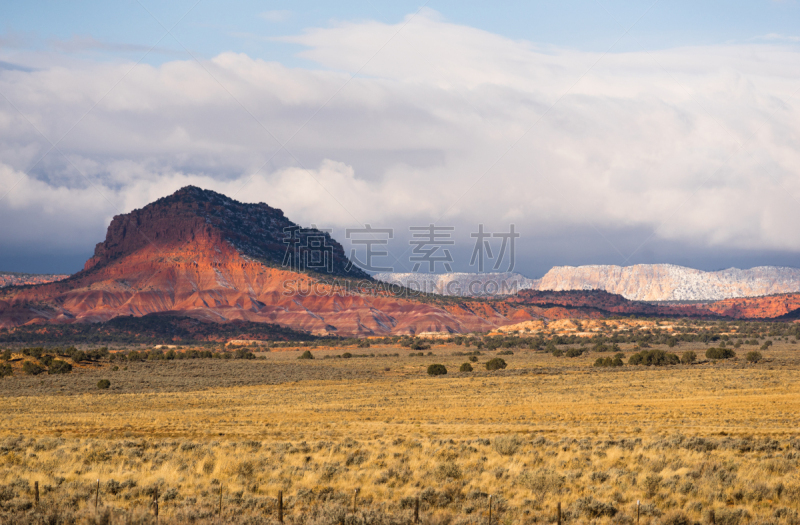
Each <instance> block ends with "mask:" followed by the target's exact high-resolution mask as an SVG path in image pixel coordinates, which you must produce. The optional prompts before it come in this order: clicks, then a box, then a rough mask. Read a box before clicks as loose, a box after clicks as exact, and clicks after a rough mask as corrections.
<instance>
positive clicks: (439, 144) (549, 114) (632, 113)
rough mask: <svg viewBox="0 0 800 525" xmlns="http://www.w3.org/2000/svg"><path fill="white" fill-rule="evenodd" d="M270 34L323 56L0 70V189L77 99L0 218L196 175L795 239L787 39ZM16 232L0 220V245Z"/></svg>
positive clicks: (342, 205) (44, 234) (721, 237)
mask: <svg viewBox="0 0 800 525" xmlns="http://www.w3.org/2000/svg"><path fill="white" fill-rule="evenodd" d="M403 24H405V26H403ZM401 27H402V30H401V31H400V33H397V31H398V29H401ZM286 40H288V41H291V42H294V43H297V44H302V45H303V46H305V50H304V51H303V52H302V55H303V57H305V58H307V59H311V60H314V61H317V62H318V63H319V64H321V65H322V66H324V68H326V69H324V70H309V69H298V68H288V67H286V66H283V65H281V64H278V63H273V62H265V61H262V60H256V59H253V58H251V57H249V56H247V55H244V54H236V53H223V54H221V55H219V56H217V57H215V58H213V59H212V60H210V61H207V62H204V63H203V64H202V65H200V64H198V63H197V62H194V61H188V60H187V61H184V60H176V61H172V62H168V63H165V64H164V65H162V66H160V67H152V66H149V65H144V64H142V65H138V66H136V67H135V68H134V69H133V70H132V71H131V72H130V73H129V74H127V76H125V78H124V80H122V81H121V82H120V83H119V84H118V85H116V87H114V86H115V84H116V82H117V81H118V80H119V79H120V78H122V77H123V75H124V74H125V72H126V71H128V70H129V69H130V67H131V66H132V64H130V63H107V62H102V63H101V62H73V63H71V64H70V65H69V66H68V67H59V66H56V65H51V66H48V67H42V65H41V62H39V63H37V65H38V67H39V69H37V70H33V71H25V70H0V91H2V93H4V94H5V95H6V96H7V97H8V99H9V100H11V101H12V102H13V104H14V105H15V106H16V107H17V108H19V111H20V112H21V113H22V114H24V115H25V117H23V116H21V115H20V113H19V112H17V111H16V110H15V109H14V108H13V107H11V106H10V105H9V104H7V103H5V101H4V100H3V101H2V102H3V103H2V104H0V163H1V164H2V170H0V175H2V177H1V178H2V186H0V194H2V193H3V192H5V191H6V188H7V187H9V186H10V185H11V182H9V181H11V180H19V178H20V177H22V173H23V172H25V171H26V170H28V169H29V167H30V166H31V165H32V164H34V163H35V162H36V161H37V160H38V159H39V157H40V156H41V155H42V154H44V152H45V151H46V150H47V149H48V147H49V142H48V141H46V140H44V139H43V138H42V137H41V136H40V135H39V134H38V132H37V131H36V130H35V129H33V127H32V126H31V125H30V123H29V122H28V121H30V122H32V123H34V124H35V125H36V127H37V128H39V129H40V130H41V131H42V132H43V133H45V134H46V135H47V136H48V137H49V138H50V139H51V140H53V141H55V140H57V139H58V138H60V137H61V136H62V135H64V134H65V133H67V131H68V130H70V128H71V127H72V126H73V124H74V123H75V122H76V121H78V120H79V119H81V117H82V116H83V115H84V114H86V113H87V111H88V114H86V116H85V117H84V118H82V120H80V122H79V124H77V125H76V126H75V128H74V129H72V131H69V133H67V135H66V137H65V138H64V140H63V141H62V142H61V143H60V144H59V150H61V151H63V152H64V154H65V155H67V156H68V158H69V159H70V161H69V162H67V161H66V160H65V158H64V157H63V156H61V154H60V153H59V152H58V151H52V152H50V153H49V154H48V155H47V156H46V157H45V159H44V161H42V162H41V163H39V164H38V165H37V166H36V168H35V169H34V170H33V172H32V175H30V176H25V177H24V178H23V181H22V182H21V183H20V184H19V185H18V186H17V187H16V188H15V189H13V190H12V192H11V194H9V196H8V197H6V199H5V200H3V201H0V222H2V221H6V220H9V219H10V218H11V216H12V215H13V216H14V217H15V218H16V219H15V220H17V219H19V218H20V217H28V218H30V221H29V222H30V225H29V228H30V230H29V231H28V232H27V235H33V236H38V237H41V238H42V239H50V238H53V239H54V242H60V240H59V239H57V238H56V237H58V236H59V235H61V234H59V233H58V232H61V229H60V228H63V227H64V226H63V225H64V224H71V225H74V226H75V229H76V231H83V232H92V235H93V237H92V239H91V242H92V243H93V242H95V241H98V240H100V237H102V230H103V229H104V227H105V223H106V222H107V220H108V219H109V218H110V217H111V216H112V215H113V214H115V213H120V212H123V211H128V210H130V209H131V208H134V207H140V206H142V205H144V204H146V203H147V202H149V201H151V200H153V199H154V198H156V197H159V196H162V195H165V194H167V193H169V192H171V191H174V190H175V189H177V188H179V187H180V186H182V185H185V184H189V183H193V184H198V185H201V186H204V187H208V188H211V189H216V190H218V191H223V192H224V193H227V194H228V195H231V196H234V197H235V198H237V199H239V200H244V201H264V202H267V203H269V204H271V205H273V206H278V207H281V208H283V209H284V211H285V212H286V213H287V215H288V216H289V217H290V218H293V219H295V220H297V221H300V222H302V223H304V224H310V223H311V222H314V223H316V224H318V225H320V226H335V227H344V226H348V227H349V226H353V225H354V224H355V223H356V222H370V223H372V224H373V225H374V226H376V227H378V226H381V225H393V226H395V227H398V228H400V227H405V226H407V225H409V223H410V222H419V221H423V222H427V221H429V220H435V219H437V218H439V217H440V216H442V215H444V216H445V217H446V218H447V220H448V221H450V222H453V223H462V224H469V225H474V224H476V223H478V222H483V223H487V224H491V223H492V222H494V223H495V224H498V225H502V223H503V222H508V221H510V220H513V221H515V222H516V224H517V228H518V230H521V231H522V230H525V229H526V228H527V230H528V231H535V232H544V231H549V232H552V231H558V230H561V229H569V228H570V227H572V226H575V225H586V224H588V223H589V222H591V223H592V224H594V225H597V226H598V227H600V228H603V229H604V230H605V231H608V230H615V229H616V230H619V231H623V230H627V229H640V230H641V229H644V230H647V229H655V228H657V234H656V238H661V239H669V240H674V241H679V242H683V243H695V244H701V245H702V244H704V245H707V246H714V247H726V248H742V249H759V250H760V249H775V250H800V233H799V232H797V231H796V228H795V227H794V225H795V224H797V222H798V219H800V206H798V205H797V204H798V202H800V183H798V180H800V179H798V171H800V150H798V149H797V146H796V138H797V137H798V136H800V118H798V117H800V115H798V102H799V98H800V97H799V96H798V92H797V85H798V80H800V53H799V52H798V51H797V50H795V49H794V48H792V47H786V46H783V45H778V44H776V43H772V44H766V43H760V44H747V45H726V46H708V47H692V48H679V49H668V50H663V51H653V52H639V53H619V54H614V53H611V54H608V55H605V56H603V57H601V56H600V55H598V54H595V53H584V52H577V51H571V50H563V49H541V48H537V47H536V46H535V45H533V44H531V43H529V42H522V41H513V40H509V39H506V38H503V37H501V36H498V35H494V34H491V33H487V32H485V31H480V30H477V29H473V28H469V27H464V26H459V25H455V24H451V23H448V22H446V21H442V20H441V19H440V18H439V17H438V15H436V14H435V13H433V12H430V11H424V12H423V13H421V14H420V15H418V16H416V17H413V18H410V19H407V20H404V21H403V22H401V23H399V24H394V25H388V24H382V23H378V22H362V23H346V24H341V25H336V26H333V27H329V28H322V29H310V30H308V31H306V32H304V33H303V34H301V35H297V36H294V37H291V38H287V39H286ZM379 49H380V51H379V52H378V53H377V55H376V54H375V53H376V51H377V50H379ZM598 59H600V60H599V62H597V61H598ZM0 60H6V61H9V62H14V63H17V62H18V61H17V60H16V59H15V60H11V58H10V57H4V56H0ZM595 62H597V64H596V65H595V66H594V67H592V68H591V69H590V66H592V64H594V63H595ZM357 71H359V75H358V76H356V77H355V78H352V79H350V78H351V74H353V73H355V72H357ZM209 72H210V73H211V75H213V77H212V76H211V75H209ZM214 77H215V78H214ZM112 88H113V89H112ZM109 90H111V91H110V92H109ZM107 92H108V95H107V96H105V98H102V97H103V96H104V95H105V94H106V93H107ZM101 98H102V100H101V101H100V102H99V103H98V104H97V105H96V107H94V108H93V109H91V108H92V106H93V104H95V103H96V102H97V101H98V100H100V99H101ZM90 109H91V111H90ZM286 141H288V143H287V145H286V149H287V150H288V151H289V152H287V151H284V150H281V149H280V148H279V145H280V144H282V143H284V142H286ZM512 145H513V148H511V146H512ZM509 148H511V149H509ZM76 166H77V167H78V168H80V170H81V171H83V173H84V174H85V175H86V176H87V177H89V178H90V179H91V180H92V181H93V183H94V184H95V185H97V187H98V188H101V189H102V192H103V193H104V194H106V195H108V201H106V200H105V199H99V198H98V196H97V194H98V192H97V191H96V190H95V189H93V188H92V186H91V185H89V184H88V183H87V181H86V179H85V178H84V176H83V175H81V174H79V173H77V172H76V170H75V167H76ZM262 166H263V169H260V168H262ZM306 168H307V169H306ZM259 169H260V171H259ZM17 175H19V177H17ZM251 176H252V177H251ZM248 180H249V181H250V182H249V183H248V184H247V185H246V186H245V187H244V189H240V188H241V187H242V185H243V184H244V183H245V181H248ZM90 201H91V203H92V204H91V206H90V205H89V204H87V203H88V202H90ZM47 210H54V211H53V213H55V215H53V214H51V213H50V212H48V211H47ZM55 217H57V219H56V218H55ZM55 220H58V221H59V224H55V223H54V222H53V221H55ZM48 221H50V222H48ZM48 224H50V225H53V226H52V228H53V231H54V232H55V233H50V232H49V229H48V228H49V226H48ZM97 232H100V233H99V234H98V233H97ZM14 235H16V233H14V232H9V231H7V230H5V229H3V230H0V243H2V242H4V241H10V240H11V239H12V238H14ZM86 236H87V237H88V236H89V233H86ZM60 238H63V235H62V237H60ZM76 242H77V241H76ZM80 242H89V241H88V240H86V239H85V238H83V237H82V238H81V239H80Z"/></svg>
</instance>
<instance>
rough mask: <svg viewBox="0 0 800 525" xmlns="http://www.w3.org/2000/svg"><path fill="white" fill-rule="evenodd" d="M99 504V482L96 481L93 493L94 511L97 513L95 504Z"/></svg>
mask: <svg viewBox="0 0 800 525" xmlns="http://www.w3.org/2000/svg"><path fill="white" fill-rule="evenodd" d="M99 502H100V480H99V479H98V480H97V490H96V491H95V493H94V511H95V513H97V504H98V503H99Z"/></svg>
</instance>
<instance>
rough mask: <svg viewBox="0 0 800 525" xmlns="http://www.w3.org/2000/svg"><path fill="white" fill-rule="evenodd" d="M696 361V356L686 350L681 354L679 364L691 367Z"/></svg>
mask: <svg viewBox="0 0 800 525" xmlns="http://www.w3.org/2000/svg"><path fill="white" fill-rule="evenodd" d="M695 361H697V354H695V353H694V352H693V351H691V350H687V351H685V352H684V353H682V354H681V363H682V364H684V365H691V364H692V363H694V362H695Z"/></svg>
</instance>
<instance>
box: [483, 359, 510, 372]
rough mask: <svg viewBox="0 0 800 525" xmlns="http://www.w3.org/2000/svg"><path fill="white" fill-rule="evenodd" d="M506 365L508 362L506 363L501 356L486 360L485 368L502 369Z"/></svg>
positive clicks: (490, 369)
mask: <svg viewBox="0 0 800 525" xmlns="http://www.w3.org/2000/svg"><path fill="white" fill-rule="evenodd" d="M507 366H508V364H506V362H505V360H504V359H503V358H502V357H494V358H492V359H489V360H488V361H486V370H489V371H492V370H503V369H504V368H505V367H507Z"/></svg>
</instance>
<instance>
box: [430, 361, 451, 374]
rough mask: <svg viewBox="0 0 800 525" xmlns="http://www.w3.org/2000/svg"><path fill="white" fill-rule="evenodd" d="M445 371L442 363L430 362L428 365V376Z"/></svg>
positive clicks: (444, 372)
mask: <svg viewBox="0 0 800 525" xmlns="http://www.w3.org/2000/svg"><path fill="white" fill-rule="evenodd" d="M446 373H447V368H446V367H445V366H444V365H442V364H438V363H437V364H432V365H429V366H428V375H429V376H441V375H445V374H446Z"/></svg>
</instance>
